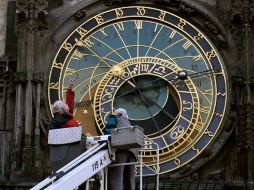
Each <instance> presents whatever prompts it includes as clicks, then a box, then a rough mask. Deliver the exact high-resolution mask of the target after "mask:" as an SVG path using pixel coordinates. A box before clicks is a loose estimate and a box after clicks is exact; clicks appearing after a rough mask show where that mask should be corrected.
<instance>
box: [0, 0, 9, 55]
mask: <svg viewBox="0 0 254 190" xmlns="http://www.w3.org/2000/svg"><path fill="white" fill-rule="evenodd" d="M7 3H8V1H6V0H0V57H2V56H3V55H4V53H5V39H6V16H7Z"/></svg>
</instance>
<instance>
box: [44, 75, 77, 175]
mask: <svg viewBox="0 0 254 190" xmlns="http://www.w3.org/2000/svg"><path fill="white" fill-rule="evenodd" d="M73 84H74V80H70V81H69V87H68V89H67V92H66V101H60V100H59V101H56V102H55V103H54V104H53V108H52V110H53V114H54V117H53V119H52V121H51V122H50V124H49V125H48V130H51V129H59V128H68V127H78V123H77V122H76V121H75V119H74V118H73V116H72V114H73V105H74V91H72V86H73ZM80 153H81V147H80V142H75V143H70V144H60V145H50V164H51V168H52V172H53V173H55V172H56V171H57V170H59V169H60V168H61V167H63V166H64V165H66V164H67V163H69V162H70V161H72V160H73V159H74V158H76V157H77V156H78V155H80Z"/></svg>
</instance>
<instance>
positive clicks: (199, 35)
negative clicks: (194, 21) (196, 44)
mask: <svg viewBox="0 0 254 190" xmlns="http://www.w3.org/2000/svg"><path fill="white" fill-rule="evenodd" d="M201 38H204V36H203V35H202V34H201V33H198V35H197V36H194V40H195V41H198V40H200V39H201Z"/></svg>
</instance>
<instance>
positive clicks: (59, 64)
mask: <svg viewBox="0 0 254 190" xmlns="http://www.w3.org/2000/svg"><path fill="white" fill-rule="evenodd" d="M53 66H54V67H55V68H58V69H62V68H63V64H62V63H54V64H53Z"/></svg>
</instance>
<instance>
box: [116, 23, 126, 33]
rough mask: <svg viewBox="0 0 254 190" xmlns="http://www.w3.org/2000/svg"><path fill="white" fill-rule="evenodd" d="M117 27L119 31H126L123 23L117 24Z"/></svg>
mask: <svg viewBox="0 0 254 190" xmlns="http://www.w3.org/2000/svg"><path fill="white" fill-rule="evenodd" d="M115 26H116V27H117V28H118V30H120V31H124V26H123V22H119V23H116V24H115Z"/></svg>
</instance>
